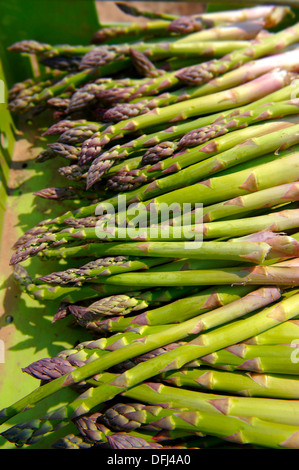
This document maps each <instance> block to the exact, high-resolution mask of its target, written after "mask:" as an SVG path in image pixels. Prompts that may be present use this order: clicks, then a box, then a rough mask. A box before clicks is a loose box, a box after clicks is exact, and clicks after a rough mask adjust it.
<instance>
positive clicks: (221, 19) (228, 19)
mask: <svg viewBox="0 0 299 470" xmlns="http://www.w3.org/2000/svg"><path fill="white" fill-rule="evenodd" d="M272 3H275V2H272ZM281 3H282V2H281ZM116 5H117V6H118V7H119V8H120V9H121V11H123V12H124V13H127V14H129V15H131V16H145V17H146V18H153V19H166V20H169V21H174V20H179V24H180V22H183V20H185V21H187V19H189V18H190V19H193V18H194V19H195V20H202V21H203V22H204V24H206V27H211V26H214V25H216V24H222V23H238V22H240V21H254V20H260V19H263V20H264V21H265V22H266V27H267V28H271V27H273V26H275V25H276V24H277V21H281V19H282V18H283V17H284V16H285V15H288V14H290V9H289V8H288V7H276V6H273V5H269V6H268V5H258V6H255V7H253V8H242V9H239V10H238V9H234V10H229V11H217V12H204V13H200V14H196V15H192V16H191V17H187V18H186V17H183V18H182V17H177V16H174V15H169V14H168V13H167V15H166V16H165V13H162V16H161V13H155V12H147V11H146V12H144V11H141V10H139V9H137V8H136V7H135V6H134V7H133V6H132V5H128V4H125V3H123V2H116ZM279 18H280V19H279Z"/></svg>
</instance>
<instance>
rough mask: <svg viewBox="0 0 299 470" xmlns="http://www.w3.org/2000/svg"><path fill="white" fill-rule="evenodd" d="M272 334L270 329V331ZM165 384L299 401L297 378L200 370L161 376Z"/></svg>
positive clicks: (188, 369)
mask: <svg viewBox="0 0 299 470" xmlns="http://www.w3.org/2000/svg"><path fill="white" fill-rule="evenodd" d="M269 331H271V330H269ZM162 378H163V381H165V382H166V383H169V384H171V385H175V386H177V387H187V388H189V387H190V388H193V389H204V390H213V391H215V392H225V393H232V394H234V395H235V394H237V395H245V396H248V397H268V398H283V399H295V400H297V399H298V396H299V389H298V386H299V381H298V378H297V377H296V376H294V375H287V374H283V375H279V374H277V375H275V374H264V373H256V372H241V371H234V372H228V371H222V370H216V369H209V368H206V369H205V368H204V366H203V367H200V369H196V368H195V369H192V368H185V369H184V368H183V369H181V370H179V371H176V372H170V373H169V372H165V373H164V374H162Z"/></svg>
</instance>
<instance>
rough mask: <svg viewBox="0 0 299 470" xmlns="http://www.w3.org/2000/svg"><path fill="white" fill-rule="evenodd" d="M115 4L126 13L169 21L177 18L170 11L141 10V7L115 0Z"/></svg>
mask: <svg viewBox="0 0 299 470" xmlns="http://www.w3.org/2000/svg"><path fill="white" fill-rule="evenodd" d="M115 5H116V6H117V7H118V8H119V9H120V10H121V11H122V12H123V13H126V14H127V15H131V16H137V17H138V16H142V17H144V18H150V19H152V20H157V19H163V20H167V21H172V20H175V19H176V18H177V16H175V15H171V14H169V13H160V12H154V11H153V12H152V11H145V10H140V9H139V8H137V7H135V6H133V5H129V4H127V3H124V2H115Z"/></svg>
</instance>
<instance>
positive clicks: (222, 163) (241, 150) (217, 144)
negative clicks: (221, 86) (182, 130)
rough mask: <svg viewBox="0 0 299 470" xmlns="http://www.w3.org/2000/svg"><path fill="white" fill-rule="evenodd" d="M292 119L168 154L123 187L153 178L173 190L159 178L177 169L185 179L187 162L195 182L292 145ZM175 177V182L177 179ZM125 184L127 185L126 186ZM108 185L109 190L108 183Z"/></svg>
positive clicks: (294, 130)
mask: <svg viewBox="0 0 299 470" xmlns="http://www.w3.org/2000/svg"><path fill="white" fill-rule="evenodd" d="M296 109H297V105H295V108H294V110H296ZM296 120H297V116H296V117H295V124H294V123H293V122H292V119H291V120H290V121H289V120H288V118H286V119H285V121H276V120H274V121H270V122H269V123H265V124H259V125H255V126H250V127H248V128H245V129H240V130H237V131H235V132H232V133H231V134H228V135H225V136H224V137H217V138H216V139H213V140H211V141H209V142H208V143H207V144H205V145H203V146H195V147H194V148H192V149H190V148H187V149H186V148H185V149H184V150H181V151H180V152H178V153H177V154H175V155H173V156H172V157H169V158H166V159H165V160H161V161H159V162H158V163H157V164H155V165H153V166H149V167H145V168H144V169H143V170H142V169H141V170H140V171H139V172H138V176H137V177H135V178H134V177H132V181H130V182H129V184H126V185H125V188H126V189H125V190H128V189H129V190H130V189H131V188H132V189H135V188H136V187H138V186H140V185H143V184H146V183H148V182H151V181H155V185H156V186H161V187H163V186H164V185H165V186H164V187H166V188H167V191H169V190H173V189H174V187H173V186H172V185H171V184H169V183H168V181H170V180H171V178H168V180H166V181H167V183H166V182H164V181H163V176H168V175H169V174H172V173H177V172H180V173H179V175H181V176H182V180H183V181H185V178H184V176H185V172H184V171H181V170H183V169H184V168H186V167H189V166H190V165H192V169H193V174H194V181H196V180H197V181H198V180H200V179H201V178H204V177H206V176H208V175H212V174H213V173H214V172H219V171H222V170H225V169H226V168H230V167H231V166H234V165H237V164H239V163H243V162H245V161H248V160H250V159H252V158H256V157H259V156H261V155H265V154H267V153H270V152H274V151H275V150H277V149H279V148H283V147H284V146H285V147H286V148H287V147H289V146H292V145H295V144H297V143H298V139H299V137H298V130H299V125H298V124H297V125H296ZM192 134H193V133H191V135H189V136H188V137H187V136H186V139H190V140H191V141H192V140H193V135H192ZM247 137H248V138H247ZM195 141H196V137H195ZM191 147H192V144H191ZM207 155H208V156H210V155H211V157H210V158H207ZM213 155H214V157H213ZM202 160H203V161H202ZM130 174H131V173H130V172H129V175H130ZM161 177H162V179H161V181H160V178H161ZM175 180H176V181H177V180H178V178H176V179H175ZM118 186H120V188H119V189H120V190H122V189H123V188H122V187H121V182H120V184H119V185H118ZM128 186H129V188H128V189H127V187H128ZM109 188H111V189H112V185H110V186H109ZM163 189H164V188H163Z"/></svg>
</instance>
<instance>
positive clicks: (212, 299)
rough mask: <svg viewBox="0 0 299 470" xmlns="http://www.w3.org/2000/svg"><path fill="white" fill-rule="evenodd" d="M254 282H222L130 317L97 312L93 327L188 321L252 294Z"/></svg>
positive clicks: (98, 329) (103, 328)
mask: <svg viewBox="0 0 299 470" xmlns="http://www.w3.org/2000/svg"><path fill="white" fill-rule="evenodd" d="M254 289H255V287H252V286H229V287H227V286H219V287H211V288H209V289H205V290H203V291H201V292H199V293H198V294H195V295H192V296H191V297H184V298H182V299H179V300H176V301H175V302H171V303H170V304H166V305H163V306H161V307H158V308H155V309H153V310H147V311H145V312H142V313H140V314H137V315H134V316H130V317H127V318H121V317H111V318H109V319H104V318H97V316H94V318H93V320H92V321H91V322H90V323H89V328H92V329H93V331H95V332H98V333H106V332H107V331H108V332H121V331H126V330H127V329H128V328H134V329H135V328H138V326H139V325H152V326H155V325H167V324H170V323H173V322H175V323H178V322H182V321H186V320H188V319H190V318H192V317H194V316H196V315H199V314H203V313H205V312H207V311H209V310H212V309H214V308H220V307H222V306H224V305H227V304H230V303H231V302H234V301H235V300H238V299H240V298H241V297H243V296H244V295H247V294H249V293H250V292H251V291H253V290H254ZM134 331H135V330H134Z"/></svg>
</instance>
